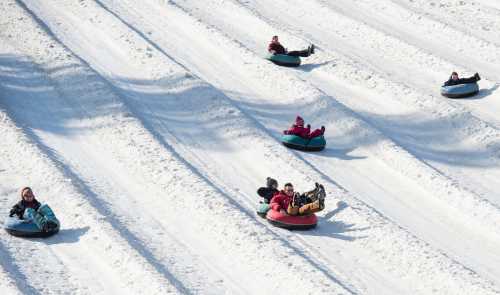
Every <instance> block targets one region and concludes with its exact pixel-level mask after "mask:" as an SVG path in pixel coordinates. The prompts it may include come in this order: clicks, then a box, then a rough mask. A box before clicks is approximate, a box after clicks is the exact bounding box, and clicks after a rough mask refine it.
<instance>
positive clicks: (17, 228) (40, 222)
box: [4, 205, 60, 238]
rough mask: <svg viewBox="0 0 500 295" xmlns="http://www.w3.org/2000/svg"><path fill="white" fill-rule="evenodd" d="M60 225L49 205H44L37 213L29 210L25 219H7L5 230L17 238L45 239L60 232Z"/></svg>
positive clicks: (25, 214) (25, 213)
mask: <svg viewBox="0 0 500 295" xmlns="http://www.w3.org/2000/svg"><path fill="white" fill-rule="evenodd" d="M59 227H60V223H59V220H57V218H56V216H55V215H54V212H53V211H52V209H50V207H49V206H48V205H42V206H40V208H38V210H37V211H35V210H33V209H31V208H28V209H26V210H25V211H24V216H23V219H19V218H17V216H16V217H7V219H6V220H5V223H4V228H5V230H6V231H7V232H8V233H9V234H11V235H13V236H17V237H29V238H35V237H36V238H45V237H49V236H51V235H54V234H56V233H57V232H59Z"/></svg>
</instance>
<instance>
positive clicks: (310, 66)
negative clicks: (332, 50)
mask: <svg viewBox="0 0 500 295" xmlns="http://www.w3.org/2000/svg"><path fill="white" fill-rule="evenodd" d="M327 64H332V62H330V61H324V62H322V63H318V64H302V65H301V66H300V67H298V68H297V69H298V70H301V71H303V72H311V71H312V70H314V69H316V68H319V67H322V66H325V65H327ZM332 65H333V64H332Z"/></svg>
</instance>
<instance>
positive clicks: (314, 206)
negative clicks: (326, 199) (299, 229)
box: [299, 200, 324, 215]
mask: <svg viewBox="0 0 500 295" xmlns="http://www.w3.org/2000/svg"><path fill="white" fill-rule="evenodd" d="M323 209H324V208H322V207H321V205H320V202H319V200H316V201H314V202H312V203H309V204H305V205H304V206H302V207H300V208H299V214H300V215H306V214H312V213H315V212H319V211H321V210H323Z"/></svg>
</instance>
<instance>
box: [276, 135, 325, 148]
mask: <svg viewBox="0 0 500 295" xmlns="http://www.w3.org/2000/svg"><path fill="white" fill-rule="evenodd" d="M281 142H282V143H283V144H284V145H285V146H286V147H289V148H292V149H297V150H302V151H321V150H323V149H324V148H325V146H326V140H325V137H324V136H323V135H321V136H316V137H314V138H311V139H305V138H302V137H300V136H297V135H287V134H285V135H283V136H282V137H281Z"/></svg>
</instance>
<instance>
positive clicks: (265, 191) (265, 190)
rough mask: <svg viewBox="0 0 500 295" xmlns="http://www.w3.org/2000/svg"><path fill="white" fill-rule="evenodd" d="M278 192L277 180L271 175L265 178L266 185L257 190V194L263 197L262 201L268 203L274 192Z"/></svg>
mask: <svg viewBox="0 0 500 295" xmlns="http://www.w3.org/2000/svg"><path fill="white" fill-rule="evenodd" d="M277 193H279V190H278V181H276V179H273V178H271V177H268V178H266V187H261V188H259V189H258V190H257V194H258V195H259V196H261V197H263V198H264V203H266V204H269V202H270V201H271V199H272V198H273V196H274V195H275V194H277Z"/></svg>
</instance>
